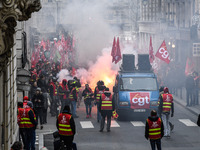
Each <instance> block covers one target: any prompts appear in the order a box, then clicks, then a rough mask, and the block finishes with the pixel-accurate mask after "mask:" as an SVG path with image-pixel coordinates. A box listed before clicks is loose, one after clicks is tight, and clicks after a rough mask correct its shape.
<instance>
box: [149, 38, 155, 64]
mask: <svg viewBox="0 0 200 150" xmlns="http://www.w3.org/2000/svg"><path fill="white" fill-rule="evenodd" d="M154 59H155V57H154V55H153V46H152V38H151V37H150V44H149V61H150V63H153V61H154Z"/></svg>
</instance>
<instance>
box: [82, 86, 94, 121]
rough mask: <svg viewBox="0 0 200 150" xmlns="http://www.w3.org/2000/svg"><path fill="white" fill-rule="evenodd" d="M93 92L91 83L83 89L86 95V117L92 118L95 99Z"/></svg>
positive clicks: (84, 95)
mask: <svg viewBox="0 0 200 150" xmlns="http://www.w3.org/2000/svg"><path fill="white" fill-rule="evenodd" d="M93 95H94V94H93V92H92V89H91V88H90V87H89V84H86V85H85V89H84V90H83V93H82V96H83V97H84V103H85V108H86V118H89V117H90V118H91V117H92V115H91V111H92V101H93V100H94V99H93Z"/></svg>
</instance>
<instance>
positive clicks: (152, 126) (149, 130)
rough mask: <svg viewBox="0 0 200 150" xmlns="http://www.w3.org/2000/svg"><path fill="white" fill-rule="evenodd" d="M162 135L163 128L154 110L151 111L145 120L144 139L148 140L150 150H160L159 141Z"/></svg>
mask: <svg viewBox="0 0 200 150" xmlns="http://www.w3.org/2000/svg"><path fill="white" fill-rule="evenodd" d="M163 135H164V126H163V123H162V120H161V118H160V117H158V116H157V112H156V110H152V111H151V116H150V117H148V119H147V120H146V126H145V138H146V139H147V140H148V139H149V140H150V144H151V148H152V150H156V146H157V149H158V150H161V139H162V137H163Z"/></svg>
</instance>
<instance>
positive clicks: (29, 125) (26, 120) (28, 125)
mask: <svg viewBox="0 0 200 150" xmlns="http://www.w3.org/2000/svg"><path fill="white" fill-rule="evenodd" d="M29 111H33V110H32V108H24V111H23V117H22V122H21V123H22V124H23V126H24V128H32V127H34V126H35V125H34V124H32V122H31V121H30V117H29V115H28V113H29ZM33 114H34V120H36V117H35V113H34V111H33Z"/></svg>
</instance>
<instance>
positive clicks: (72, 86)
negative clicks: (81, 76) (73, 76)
mask: <svg viewBox="0 0 200 150" xmlns="http://www.w3.org/2000/svg"><path fill="white" fill-rule="evenodd" d="M69 89H70V94H69V100H70V101H71V109H72V115H73V117H74V118H78V117H79V116H77V115H76V103H77V99H78V93H77V91H76V81H73V82H72V83H71V84H70V87H69Z"/></svg>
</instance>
